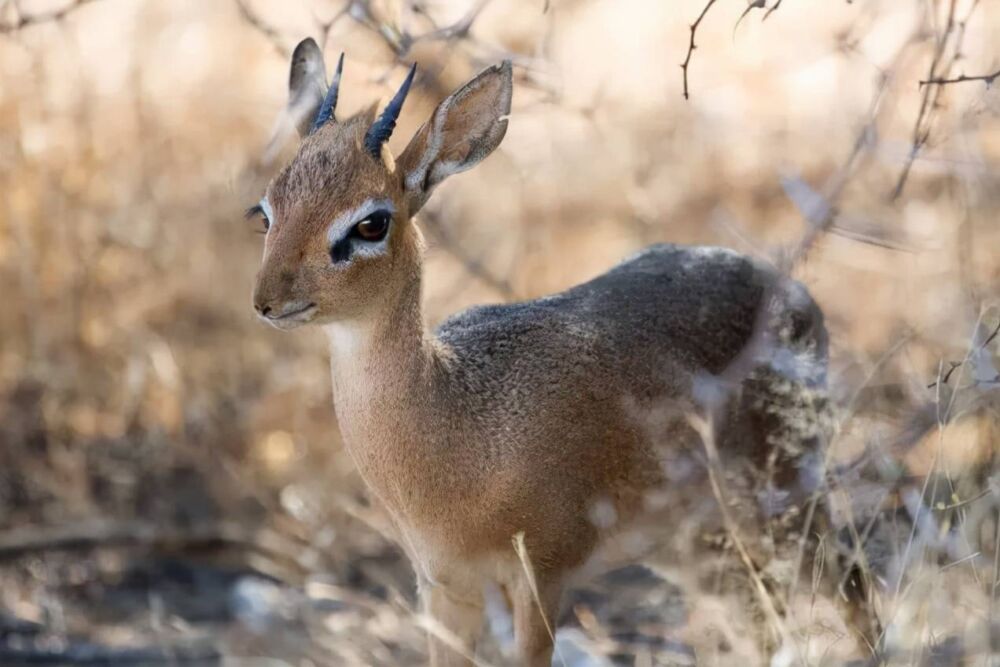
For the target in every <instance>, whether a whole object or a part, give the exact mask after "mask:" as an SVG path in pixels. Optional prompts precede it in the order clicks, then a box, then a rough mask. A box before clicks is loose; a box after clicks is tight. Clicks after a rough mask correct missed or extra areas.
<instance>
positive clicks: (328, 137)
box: [268, 105, 391, 210]
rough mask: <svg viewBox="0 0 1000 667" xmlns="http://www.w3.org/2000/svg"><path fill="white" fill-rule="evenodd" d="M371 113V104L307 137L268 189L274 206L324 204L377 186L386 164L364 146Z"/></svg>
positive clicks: (352, 196) (361, 193)
mask: <svg viewBox="0 0 1000 667" xmlns="http://www.w3.org/2000/svg"><path fill="white" fill-rule="evenodd" d="M374 115H375V107H374V105H373V106H372V107H370V108H368V109H364V110H362V111H360V112H358V113H356V114H354V115H353V116H351V117H350V118H347V119H344V120H343V121H339V122H336V123H326V124H324V125H323V126H322V127H320V128H318V129H317V130H316V132H314V133H313V134H311V135H309V136H308V137H306V138H305V139H304V140H303V141H302V144H301V145H300V146H299V151H298V153H297V154H296V155H295V157H294V158H293V159H292V161H291V162H289V163H288V165H286V166H285V168H284V169H282V170H281V172H280V173H279V174H278V175H277V177H275V179H274V181H273V182H272V183H271V186H270V188H269V189H268V193H269V194H268V197H269V199H270V200H271V202H272V205H273V206H274V207H275V209H282V210H287V209H288V208H290V207H291V206H293V205H294V206H295V207H303V208H305V209H307V210H315V209H317V208H320V209H325V208H327V207H329V206H330V205H336V204H337V202H343V201H347V200H351V199H353V198H355V197H356V196H363V195H365V194H366V193H367V194H372V192H371V191H372V190H373V189H374V188H381V187H382V185H383V184H384V183H385V174H386V163H385V162H384V161H380V160H378V159H376V158H374V157H372V155H371V154H369V153H368V152H367V151H366V150H365V148H364V137H365V132H366V131H367V130H368V128H369V127H370V126H371V123H372V121H373V119H374ZM390 164H391V157H390ZM389 173H391V171H390V172H389Z"/></svg>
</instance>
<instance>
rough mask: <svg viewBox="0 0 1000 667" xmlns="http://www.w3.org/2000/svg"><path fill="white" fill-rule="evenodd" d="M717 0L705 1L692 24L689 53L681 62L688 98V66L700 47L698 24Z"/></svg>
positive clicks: (685, 92) (688, 96)
mask: <svg viewBox="0 0 1000 667" xmlns="http://www.w3.org/2000/svg"><path fill="white" fill-rule="evenodd" d="M715 2H716V0H708V2H706V3H705V7H704V8H702V10H701V14H699V15H698V18H697V19H695V22H694V23H692V24H691V39H690V40H689V41H688V50H687V55H686V56H685V57H684V62H682V63H681V71H682V72H683V78H684V99H686V100H687V99H691V96H690V95H689V94H688V66H689V65H690V64H691V55H692V54H693V53H694V50H695V49H696V48H698V47H697V45H695V43H694V38H695V35H696V34H697V33H698V26H699V25H701V22H702V19H704V18H705V15H706V14H708V10H709V9H711V8H712V5H714V4H715Z"/></svg>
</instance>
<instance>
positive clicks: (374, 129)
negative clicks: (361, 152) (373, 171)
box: [365, 63, 417, 158]
mask: <svg viewBox="0 0 1000 667" xmlns="http://www.w3.org/2000/svg"><path fill="white" fill-rule="evenodd" d="M416 71H417V64H416V63H413V65H412V66H411V67H410V73H409V74H407V75H406V79H405V80H404V81H403V85H401V86H400V87H399V90H398V91H397V92H396V95H395V96H394V97H393V98H392V99H391V100H389V104H387V105H386V107H385V111H383V112H382V115H381V116H379V117H378V120H376V121H375V122H374V123H372V126H371V127H370V128H368V132H367V133H366V134H365V148H366V149H367V150H368V152H369V153H371V154H372V155H374V156H375V157H376V158H378V157H381V154H382V144H384V143H385V142H387V141H388V140H389V137H391V136H392V131H393V130H394V129H395V128H396V119H397V118H399V112H400V110H402V108H403V102H404V101H405V100H406V94H407V93H409V92H410V84H411V83H413V75H414V73H415V72H416Z"/></svg>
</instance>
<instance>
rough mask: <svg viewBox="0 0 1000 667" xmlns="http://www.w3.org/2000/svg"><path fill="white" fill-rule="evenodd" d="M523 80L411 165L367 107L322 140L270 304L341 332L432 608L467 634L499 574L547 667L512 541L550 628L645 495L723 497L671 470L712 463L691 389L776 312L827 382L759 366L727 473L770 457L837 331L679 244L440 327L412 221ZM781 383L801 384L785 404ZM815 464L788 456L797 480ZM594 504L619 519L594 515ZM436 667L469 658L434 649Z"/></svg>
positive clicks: (722, 258)
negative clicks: (332, 237) (306, 310)
mask: <svg viewBox="0 0 1000 667" xmlns="http://www.w3.org/2000/svg"><path fill="white" fill-rule="evenodd" d="M510 88H511V77H510V67H509V64H508V65H505V66H501V67H494V68H490V69H489V70H487V71H486V72H484V73H483V74H481V75H480V76H479V77H477V78H476V79H474V80H473V81H472V82H470V84H468V85H467V86H465V87H463V88H462V89H461V90H459V91H458V92H457V93H456V94H455V95H453V96H452V97H450V98H449V99H447V100H445V101H444V102H443V103H442V105H441V106H440V107H439V108H438V110H437V111H435V114H434V115H433V116H432V117H431V120H429V121H428V123H427V124H425V126H424V127H422V128H421V130H419V131H418V132H417V134H416V136H415V137H414V139H413V141H412V142H411V144H410V146H409V147H408V148H407V149H406V151H404V152H403V154H401V156H400V159H399V162H398V164H397V165H394V164H393V162H392V158H391V156H389V155H388V154H387V151H386V153H385V154H384V155H383V159H381V160H379V159H376V158H373V157H372V156H371V155H369V154H367V153H366V152H365V151H364V150H363V147H362V145H361V142H362V138H363V134H364V130H365V128H366V126H367V125H368V124H370V122H371V120H372V117H373V113H372V112H371V111H369V112H366V113H365V114H362V115H360V116H358V117H356V118H353V119H350V120H347V121H345V122H343V123H342V124H336V123H331V124H329V125H327V126H324V127H323V128H321V129H320V130H319V131H318V132H317V133H316V134H314V135H312V136H310V137H308V138H307V139H306V140H305V142H304V143H303V145H302V147H301V149H300V152H299V154H298V156H297V157H296V158H295V160H294V161H293V162H292V163H291V164H290V165H289V166H288V167H286V168H285V169H284V170H283V171H282V172H281V174H280V175H279V176H278V177H277V178H276V179H275V180H274V182H273V183H272V184H271V185H270V186H269V188H268V195H267V196H268V198H269V201H270V203H271V206H272V208H273V209H274V215H275V218H276V220H275V221H273V223H274V224H273V227H272V231H271V232H270V233H269V234H268V238H267V241H266V247H265V256H264V261H263V263H262V266H261V270H260V273H259V275H258V281H257V286H256V289H255V299H256V300H257V302H258V305H260V304H262V303H268V304H280V303H286V302H295V303H297V302H312V303H315V304H317V305H316V310H315V315H314V316H312V320H311V321H313V322H315V323H319V324H322V325H324V328H325V329H326V331H327V334H328V336H329V339H330V353H331V371H332V378H333V390H334V391H333V393H334V402H335V407H336V411H337V417H338V421H339V424H340V428H341V431H342V435H343V439H344V443H345V445H346V447H347V450H348V451H349V453H350V454H351V456H352V458H353V460H354V462H355V463H356V465H357V467H358V470H359V472H360V474H361V475H362V477H363V479H364V481H365V483H366V484H367V486H368V487H369V489H370V490H371V492H372V494H373V495H374V496H375V497H376V498H377V499H378V500H379V501H380V503H381V504H382V505H383V506H384V507H385V508H386V509H387V510H388V512H389V514H390V515H391V517H392V522H393V524H394V526H395V529H396V530H397V532H398V539H399V541H400V544H401V545H402V546H403V548H404V549H405V550H406V552H407V553H408V555H409V556H410V557H411V559H412V560H413V563H414V568H415V569H416V571H417V575H418V580H419V582H420V588H421V593H422V596H423V598H424V600H425V604H426V606H427V609H428V611H429V612H430V613H432V614H433V615H435V616H437V617H438V619H439V620H440V621H441V622H443V623H444V624H445V625H446V626H447V627H449V628H450V629H452V631H454V632H455V633H456V634H458V635H459V637H460V638H462V639H464V640H467V641H473V640H474V638H475V635H476V633H477V632H478V630H479V627H480V626H481V616H477V614H479V613H480V612H481V605H482V600H481V595H482V587H483V585H484V584H485V583H486V582H493V583H495V584H497V585H499V586H500V587H501V588H503V589H504V590H506V591H507V593H508V596H509V598H510V599H511V601H512V602H513V606H514V616H515V629H516V633H517V637H518V646H519V650H520V654H521V659H522V664H526V665H548V661H549V656H550V654H551V642H550V639H549V637H548V634H547V631H546V630H545V626H544V624H543V623H542V621H541V618H540V616H539V615H538V609H537V605H536V601H535V591H530V590H529V588H528V586H527V584H526V578H525V577H524V576H523V570H522V567H521V564H520V563H519V562H518V560H517V558H516V557H515V555H514V549H513V548H512V538H513V537H514V536H515V535H517V534H518V533H523V534H524V536H525V542H526V545H527V551H528V555H529V557H530V559H531V563H532V567H533V568H534V570H535V576H536V580H537V584H538V591H537V593H538V596H539V598H540V599H541V601H542V605H543V607H544V609H545V613H546V614H547V615H548V616H549V618H554V617H555V614H556V610H557V607H558V601H559V594H560V592H561V589H562V587H563V586H564V584H565V582H566V579H567V577H568V576H569V574H571V573H572V572H573V571H575V570H576V569H578V568H579V567H580V566H581V565H583V564H584V562H585V561H586V560H587V559H588V557H589V556H590V555H591V554H592V552H593V551H594V549H595V548H596V547H597V546H598V544H599V543H600V542H601V540H602V537H604V535H605V534H608V533H612V532H614V531H615V530H618V529H620V528H621V526H624V525H627V524H628V523H629V522H630V521H632V520H633V519H634V518H636V517H637V516H638V515H639V514H641V513H642V510H643V508H644V506H645V499H646V496H647V494H648V493H650V492H653V491H656V490H658V489H662V488H664V487H666V488H672V489H676V490H678V493H679V495H678V500H677V502H678V503H682V502H689V501H690V500H691V499H692V498H691V494H700V496H699V497H700V498H701V499H703V500H704V499H706V498H708V499H710V496H705V495H704V494H705V493H706V489H705V487H704V486H688V485H686V482H685V479H686V477H690V478H691V479H697V480H702V481H703V477H701V476H699V475H698V474H693V475H690V476H687V474H686V473H684V474H680V473H679V472H678V470H677V469H674V468H672V467H671V466H672V465H673V464H672V463H671V462H672V461H678V462H680V461H686V462H687V463H685V465H695V466H697V465H698V464H697V461H698V460H699V459H698V456H699V455H700V454H698V452H695V451H694V449H692V448H693V447H694V445H695V441H694V440H693V439H692V437H691V436H692V431H691V429H690V427H688V426H687V422H686V416H687V414H688V413H689V412H690V411H692V410H694V409H696V407H697V406H696V405H695V401H694V400H693V399H692V395H693V391H694V389H693V387H694V384H695V382H696V379H697V378H699V377H701V376H705V375H706V374H707V375H708V376H712V375H716V374H719V373H721V372H723V371H724V370H725V369H726V368H727V367H728V366H729V365H730V364H731V363H732V362H733V360H734V359H736V358H737V357H738V355H739V354H740V352H741V351H742V350H744V348H745V347H746V346H747V344H748V342H749V341H750V340H751V336H752V334H753V332H754V330H755V326H756V324H757V323H758V322H759V321H762V320H761V319H760V318H759V317H758V314H759V313H760V312H761V308H762V307H765V306H766V309H767V312H768V313H770V316H769V317H768V318H767V319H766V326H767V327H768V328H769V330H772V331H773V332H774V333H775V339H776V340H777V341H778V342H779V344H780V347H781V349H783V350H788V351H790V352H791V353H793V354H794V355H798V356H800V357H807V358H809V359H810V360H811V361H812V364H811V365H810V366H809V367H810V368H811V369H812V370H811V371H810V373H809V375H808V376H807V377H800V378H795V379H794V380H787V379H786V378H784V376H782V375H781V374H780V373H778V374H775V373H774V370H773V369H769V368H768V367H767V365H766V364H763V365H761V366H760V367H759V368H758V369H757V371H755V372H754V373H753V374H751V379H750V380H748V381H747V383H746V388H747V391H746V392H745V393H746V398H741V399H740V402H738V403H736V404H734V406H735V407H734V408H733V409H732V410H731V413H732V415H733V418H732V419H731V420H730V421H729V422H728V431H726V430H725V429H724V432H725V433H727V435H726V437H724V438H723V440H722V441H721V443H720V447H721V449H722V455H723V457H725V458H726V459H727V461H728V460H732V461H744V460H745V462H746V465H747V466H750V467H751V468H755V469H760V470H763V469H765V468H766V467H767V466H768V465H769V463H768V461H769V460H770V459H769V456H770V455H769V452H770V451H772V450H773V446H774V442H773V439H774V435H775V434H776V433H779V432H785V431H788V428H787V423H786V422H787V420H785V419H784V418H783V417H782V416H781V411H780V410H775V409H774V406H775V405H778V404H780V402H781V400H783V399H782V398H781V396H785V395H787V396H789V397H791V399H790V400H791V403H794V402H795V401H796V400H797V399H796V397H797V396H798V395H799V394H800V393H801V392H800V391H799V390H800V389H802V390H806V389H815V388H818V387H821V386H822V385H823V383H824V381H825V378H824V375H825V365H826V332H825V329H824V326H823V319H822V314H821V313H820V310H819V308H818V307H817V306H816V304H815V303H814V302H813V301H812V299H811V298H809V296H808V293H807V292H806V291H805V289H804V288H803V287H802V286H801V285H798V284H797V283H794V282H792V281H787V280H784V279H780V278H779V276H778V275H777V274H776V273H775V272H773V271H772V270H770V269H768V268H767V267H764V266H761V265H758V264H756V263H755V262H753V261H751V260H750V259H748V258H746V257H744V256H742V255H739V254H737V253H734V252H732V251H728V250H724V249H720V248H697V247H682V246H673V245H661V246H655V247H652V248H649V249H647V250H645V251H643V252H641V253H639V254H637V255H636V256H634V257H632V258H631V259H629V260H626V261H625V262H623V263H622V264H620V265H619V266H617V267H615V268H614V269H612V270H611V271H609V272H607V273H605V274H603V275H601V276H599V277H597V278H595V279H593V280H591V281H589V282H587V283H584V284H582V285H578V286H576V287H573V288H571V289H569V290H567V291H565V292H562V293H559V294H555V295H552V296H549V297H545V298H542V299H538V300H534V301H527V302H523V303H516V304H509V305H496V306H482V307H477V308H473V309H470V310H468V311H465V312H463V313H460V314H458V315H455V316H454V317H452V318H450V319H449V320H447V321H446V322H444V323H443V324H442V325H441V326H440V327H439V328H438V329H437V330H436V331H434V332H430V331H427V330H426V329H425V327H424V324H423V317H422V313H421V303H420V302H421V274H422V251H423V242H422V239H421V236H420V232H419V230H418V228H417V226H416V224H415V223H414V222H413V221H412V220H411V219H410V218H411V216H412V215H413V214H414V213H416V212H417V210H418V209H419V208H420V206H421V205H422V204H423V203H424V202H425V201H426V199H427V197H428V196H429V194H430V191H431V189H432V188H433V187H434V186H435V185H436V184H437V183H438V182H440V180H442V179H443V178H444V177H446V176H447V175H449V174H451V173H456V172H458V171H461V170H463V169H466V168H468V167H470V166H472V165H473V164H475V163H476V162H478V161H479V160H481V159H483V158H484V157H485V156H486V155H488V154H489V153H490V152H491V151H492V150H493V149H494V148H495V147H496V145H497V144H499V142H500V139H501V138H502V137H503V133H504V131H505V130H506V124H507V121H506V115H507V114H508V113H509V110H510ZM442 109H443V110H444V111H442ZM373 196H378V197H385V198H387V199H388V200H391V201H392V203H393V205H394V207H395V209H396V211H397V214H396V215H395V217H394V220H393V223H392V227H391V231H390V234H389V237H388V245H387V248H388V250H387V252H386V253H385V254H384V255H382V256H375V257H359V258H355V259H353V260H352V261H351V262H345V263H344V264H345V266H341V265H339V264H336V265H335V264H332V263H331V262H330V260H329V256H328V251H329V249H328V248H327V247H326V244H327V243H328V241H327V240H326V237H325V229H326V225H328V224H329V221H330V220H331V219H333V218H335V217H336V216H338V215H341V214H343V213H344V212H345V211H350V210H351V209H352V207H355V206H357V205H358V204H360V203H361V202H362V201H364V200H366V199H368V198H371V197H373ZM765 300H767V303H766V304H765ZM286 328H288V327H286ZM769 373H770V374H771V375H769ZM769 378H770V379H769ZM754 383H757V385H759V386H754ZM782 383H785V384H786V385H787V387H786V388H787V391H784V390H782V391H772V389H774V388H775V387H778V386H779V385H782ZM782 386H784V385H782ZM772 398H773V400H772ZM755 415H756V417H755ZM775 415H777V417H775ZM744 427H746V428H744ZM785 439H786V440H787V439H788V437H786V438H785ZM792 439H795V437H794V436H792ZM800 444H801V443H800ZM815 444H816V443H813V442H810V443H808V444H807V445H805V447H812V446H815ZM793 449H795V448H793ZM682 451H684V452H694V453H692V454H690V455H689V454H684V455H683V456H682V455H680V454H679V452H682ZM801 451H802V448H801V447H799V448H798V449H795V453H794V454H793V455H790V456H787V457H785V458H786V459H787V460H788V461H790V462H791V468H790V469H794V459H795V458H796V457H797V456H798V453H800V452H801ZM692 461H693V462H694V463H693V464H692V463H691V462H692ZM740 465H743V464H742V463H741V464H740ZM702 472H703V468H702ZM793 477H794V476H793ZM688 481H690V480H688ZM787 481H789V483H790V484H792V485H794V484H795V480H794V479H790V480H787ZM689 489H690V491H689ZM597 504H603V505H605V506H606V507H603V508H602V510H601V511H602V512H603V516H611V517H612V519H613V521H611V522H610V524H609V525H602V524H601V522H599V521H598V522H595V520H594V517H595V505H597ZM605 523H606V524H607V522H605ZM611 524H613V525H611ZM477 618H478V619H479V620H478V621H477V620H476V619H477ZM431 658H432V664H434V665H445V664H456V663H460V662H462V659H461V657H460V656H458V655H457V654H455V653H453V652H450V651H448V650H447V648H446V647H444V646H443V645H441V644H439V643H437V642H433V641H432V643H431Z"/></svg>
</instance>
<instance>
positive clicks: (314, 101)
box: [287, 37, 326, 137]
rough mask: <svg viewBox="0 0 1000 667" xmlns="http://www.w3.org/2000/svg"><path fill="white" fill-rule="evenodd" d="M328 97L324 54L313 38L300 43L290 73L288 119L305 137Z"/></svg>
mask: <svg viewBox="0 0 1000 667" xmlns="http://www.w3.org/2000/svg"><path fill="white" fill-rule="evenodd" d="M324 97H326V65H325V64H324V63H323V52H322V51H320V48H319V45H318V44H316V41H315V40H314V39H313V38H312V37H307V38H305V39H303V40H302V41H301V42H299V44H298V46H296V47H295V51H293V52H292V65H291V69H290V70H289V72H288V108H287V113H288V118H289V120H290V121H291V123H292V124H293V125H295V128H296V129H297V130H298V131H299V136H300V137H305V136H306V135H307V134H309V131H310V129H312V124H313V121H314V120H315V119H316V113H317V112H318V111H319V107H320V105H321V104H323V98H324Z"/></svg>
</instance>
